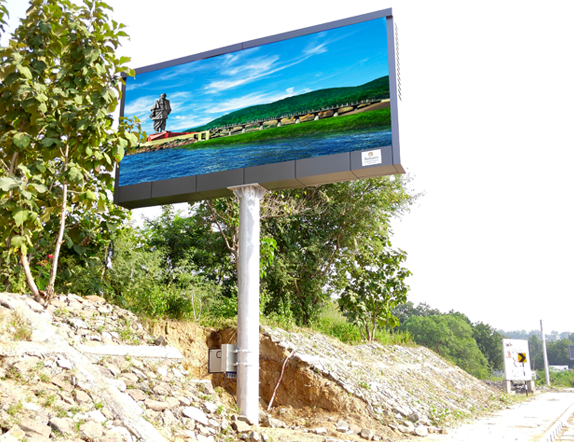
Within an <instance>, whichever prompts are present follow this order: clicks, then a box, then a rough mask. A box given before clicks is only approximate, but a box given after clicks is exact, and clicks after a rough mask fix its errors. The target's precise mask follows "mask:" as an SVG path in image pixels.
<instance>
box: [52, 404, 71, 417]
mask: <svg viewBox="0 0 574 442" xmlns="http://www.w3.org/2000/svg"><path fill="white" fill-rule="evenodd" d="M54 411H55V412H56V416H58V417H60V418H62V417H68V412H67V411H66V410H65V409H64V407H60V406H56V407H54Z"/></svg>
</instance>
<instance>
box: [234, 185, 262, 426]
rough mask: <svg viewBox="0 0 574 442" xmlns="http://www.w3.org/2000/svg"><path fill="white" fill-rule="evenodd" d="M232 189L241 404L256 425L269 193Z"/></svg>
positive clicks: (249, 187)
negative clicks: (263, 222)
mask: <svg viewBox="0 0 574 442" xmlns="http://www.w3.org/2000/svg"><path fill="white" fill-rule="evenodd" d="M230 190H232V191H233V193H234V194H235V196H236V197H237V198H238V199H239V252H238V257H237V284H238V289H239V290H238V292H239V293H238V300H237V301H238V306H237V350H238V354H237V363H238V366H237V404H238V406H239V413H240V414H241V415H242V416H245V417H246V418H247V420H248V421H250V422H251V423H253V424H256V423H257V422H258V420H259V247H260V241H259V236H260V213H259V207H260V201H261V198H263V196H264V195H265V193H266V192H267V190H266V189H265V188H264V187H262V186H260V185H259V184H250V185H245V186H237V187H230Z"/></svg>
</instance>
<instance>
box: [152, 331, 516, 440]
mask: <svg viewBox="0 0 574 442" xmlns="http://www.w3.org/2000/svg"><path fill="white" fill-rule="evenodd" d="M151 330H153V334H159V333H161V334H164V335H165V336H166V338H167V339H168V341H169V342H170V343H171V344H172V345H174V346H175V347H177V348H179V349H180V350H181V351H182V353H183V354H184V357H185V359H184V366H185V367H186V369H187V370H189V371H192V370H196V371H194V373H197V375H198V376H201V377H205V378H210V379H211V381H212V383H213V385H214V386H219V387H222V388H224V389H225V390H226V391H228V392H229V393H230V394H231V395H232V396H234V395H235V393H236V381H235V380H232V379H227V378H226V377H225V376H224V375H223V374H213V375H209V374H208V373H207V370H206V367H207V354H208V349H209V348H219V347H220V346H221V344H236V343H237V330H236V329H232V328H230V329H226V330H221V331H211V332H210V331H206V330H205V329H202V328H200V327H197V326H194V325H193V324H179V323H174V322H158V323H156V324H155V328H153V329H151ZM286 359H288V360H287V362H286V363H285V361H286ZM284 363H285V364H284ZM283 367H284V368H283ZM280 377H281V381H280V382H279V383H278V381H279V378H280ZM275 389H277V391H276V393H275V398H274V400H273V404H272V408H271V410H270V413H271V415H272V416H274V417H276V418H278V419H282V420H284V421H286V422H288V423H289V425H291V426H302V427H307V428H313V427H317V426H322V427H326V428H328V429H329V428H330V427H332V430H333V431H334V430H335V427H336V422H337V421H339V420H347V421H349V422H350V423H351V424H352V425H355V426H356V428H369V429H372V430H373V431H374V432H375V433H376V434H379V435H380V437H381V438H385V437H387V438H391V437H392V435H398V434H417V435H421V436H423V435H426V434H428V433H437V432H441V431H443V429H444V427H445V426H448V425H450V423H451V422H452V421H454V420H458V419H460V418H464V417H466V416H471V415H473V414H476V413H480V412H485V411H488V410H491V409H494V408H498V407H501V406H504V405H505V403H506V397H505V396H504V395H503V394H501V392H500V391H499V390H496V389H494V388H492V387H490V386H489V385H487V384H485V383H484V382H482V381H480V380H478V379H476V378H474V377H472V376H470V375H469V374H468V373H466V372H464V371H463V370H461V369H459V368H458V367H456V366H454V365H453V364H450V363H448V362H446V361H444V360H443V359H441V358H440V357H439V356H437V355H436V354H435V353H433V352H432V351H430V350H428V349H426V348H424V347H400V346H381V345H378V344H365V345H359V346H348V345H345V344H342V343H340V342H339V341H337V340H335V339H332V338H329V337H326V336H322V335H318V334H298V333H288V332H286V331H284V330H280V329H271V328H266V327H262V329H261V335H260V391H259V394H260V397H261V408H262V410H267V408H268V406H269V402H270V401H271V397H272V395H273V392H274V390H275ZM229 402H230V403H232V402H233V398H230V400H229Z"/></svg>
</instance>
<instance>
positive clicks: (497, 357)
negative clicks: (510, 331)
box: [472, 322, 504, 370]
mask: <svg viewBox="0 0 574 442" xmlns="http://www.w3.org/2000/svg"><path fill="white" fill-rule="evenodd" d="M472 336H473V338H474V340H475V341H476V344H477V345H478V348H479V349H480V351H481V352H482V354H483V355H484V356H485V357H486V359H487V360H488V365H489V367H490V369H491V370H502V369H504V358H503V354H502V335H501V334H500V333H498V332H497V331H496V330H494V329H493V328H492V327H491V326H490V325H488V324H484V323H482V322H478V323H476V324H474V325H472Z"/></svg>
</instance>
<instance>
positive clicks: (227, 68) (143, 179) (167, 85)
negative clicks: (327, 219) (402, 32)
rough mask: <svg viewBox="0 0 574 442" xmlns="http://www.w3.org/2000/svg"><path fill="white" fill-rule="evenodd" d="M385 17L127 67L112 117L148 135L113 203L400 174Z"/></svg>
mask: <svg viewBox="0 0 574 442" xmlns="http://www.w3.org/2000/svg"><path fill="white" fill-rule="evenodd" d="M393 31H394V29H393V19H392V14H391V10H390V9H387V10H383V11H378V12H374V13H370V14H365V15H362V16H357V17H352V18H348V19H344V20H339V21H336V22H331V23H327V24H323V25H317V26H314V27H311V28H306V29H300V30H298V31H293V32H288V33H285V34H280V35H275V36H271V37H266V38H262V39H258V40H254V41H250V42H245V43H240V44H237V45H233V46H229V47H225V48H221V49H217V50H214V51H209V52H206V53H201V54H196V55H192V56H189V57H185V58H181V59H177V60H172V61H169V62H165V63H161V64H158V65H153V66H148V67H145V68H141V69H136V75H135V77H133V78H132V77H129V78H126V85H125V88H124V94H123V96H122V108H121V112H122V115H124V116H127V117H130V116H134V115H135V116H137V117H138V118H139V119H140V120H142V126H143V129H144V130H145V131H146V132H147V133H148V134H150V136H149V137H148V140H147V141H146V142H142V143H140V145H139V146H138V147H137V148H136V149H133V150H132V151H130V152H127V154H126V156H125V157H124V158H123V159H122V161H121V163H120V166H119V168H118V171H117V174H116V191H115V202H116V204H119V205H122V206H125V207H129V208H136V207H145V206H151V205H157V204H167V203H175V202H185V201H197V200H202V199H207V198H214V197H220V196H227V195H231V191H229V190H228V187H232V186H238V185H243V184H255V183H258V184H261V185H262V186H264V187H266V188H267V189H270V190H275V189H281V188H290V187H304V186H311V185H317V184H325V183H332V182H338V181H349V180H354V179H358V178H364V177H370V176H380V175H390V174H396V173H404V169H403V167H402V166H401V163H400V154H399V140H398V118H397V108H396V105H397V103H396V82H397V81H396V70H395V46H394V32H393Z"/></svg>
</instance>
